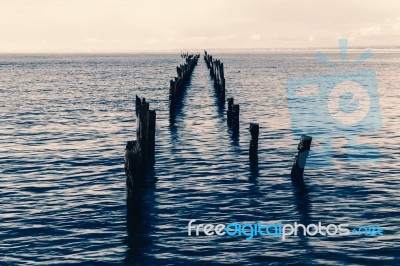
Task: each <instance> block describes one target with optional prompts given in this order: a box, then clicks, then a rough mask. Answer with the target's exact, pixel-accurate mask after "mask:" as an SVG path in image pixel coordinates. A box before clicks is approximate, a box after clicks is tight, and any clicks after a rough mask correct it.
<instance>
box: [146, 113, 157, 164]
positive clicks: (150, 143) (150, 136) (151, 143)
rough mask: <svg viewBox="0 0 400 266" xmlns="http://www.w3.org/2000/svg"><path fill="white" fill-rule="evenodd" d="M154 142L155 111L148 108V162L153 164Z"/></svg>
mask: <svg viewBox="0 0 400 266" xmlns="http://www.w3.org/2000/svg"><path fill="white" fill-rule="evenodd" d="M155 142H156V112H155V111H154V110H149V131H148V152H147V155H148V159H147V160H148V163H149V166H153V165H154V164H155V162H156V160H155Z"/></svg>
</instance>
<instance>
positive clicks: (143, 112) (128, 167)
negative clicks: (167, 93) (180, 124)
mask: <svg viewBox="0 0 400 266" xmlns="http://www.w3.org/2000/svg"><path fill="white" fill-rule="evenodd" d="M135 111H136V113H137V117H136V121H137V128H136V137H137V140H134V141H128V143H127V145H126V148H125V173H126V187H127V198H130V197H131V196H132V193H133V191H134V190H133V188H135V187H137V186H140V185H142V184H143V183H144V182H145V179H146V172H147V168H148V167H150V166H153V165H154V162H155V159H154V149H155V128H156V112H155V111H152V110H149V104H148V103H147V102H146V100H145V98H143V99H140V98H139V97H137V96H136V108H135Z"/></svg>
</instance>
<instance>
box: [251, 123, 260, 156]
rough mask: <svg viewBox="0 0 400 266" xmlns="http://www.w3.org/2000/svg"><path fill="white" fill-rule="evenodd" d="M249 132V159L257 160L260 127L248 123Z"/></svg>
mask: <svg viewBox="0 0 400 266" xmlns="http://www.w3.org/2000/svg"><path fill="white" fill-rule="evenodd" d="M249 131H250V134H251V140H250V147H249V158H250V160H257V159H258V135H259V133H260V126H259V125H258V124H256V123H250V127H249Z"/></svg>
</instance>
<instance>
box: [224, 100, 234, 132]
mask: <svg viewBox="0 0 400 266" xmlns="http://www.w3.org/2000/svg"><path fill="white" fill-rule="evenodd" d="M227 102H228V110H227V111H226V120H227V122H228V126H229V127H231V126H232V117H233V103H234V99H233V98H228V100H227Z"/></svg>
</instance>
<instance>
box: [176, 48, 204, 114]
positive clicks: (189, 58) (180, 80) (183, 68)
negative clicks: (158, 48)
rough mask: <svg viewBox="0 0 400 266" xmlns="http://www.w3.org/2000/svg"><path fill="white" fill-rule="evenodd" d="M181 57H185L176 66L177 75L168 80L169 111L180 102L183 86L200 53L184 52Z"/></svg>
mask: <svg viewBox="0 0 400 266" xmlns="http://www.w3.org/2000/svg"><path fill="white" fill-rule="evenodd" d="M181 56H182V55H181ZM182 57H184V58H185V60H186V62H185V63H184V64H181V65H179V66H177V67H176V73H177V77H175V78H174V79H171V80H170V87H169V104H170V105H169V106H170V112H173V111H174V110H175V108H176V106H177V105H178V103H179V102H180V99H181V97H182V94H183V90H184V87H185V86H186V84H187V82H188V80H189V79H190V76H191V75H192V73H193V70H194V68H195V67H196V66H197V61H198V59H199V57H200V54H196V55H193V54H191V55H189V54H184V56H182Z"/></svg>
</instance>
